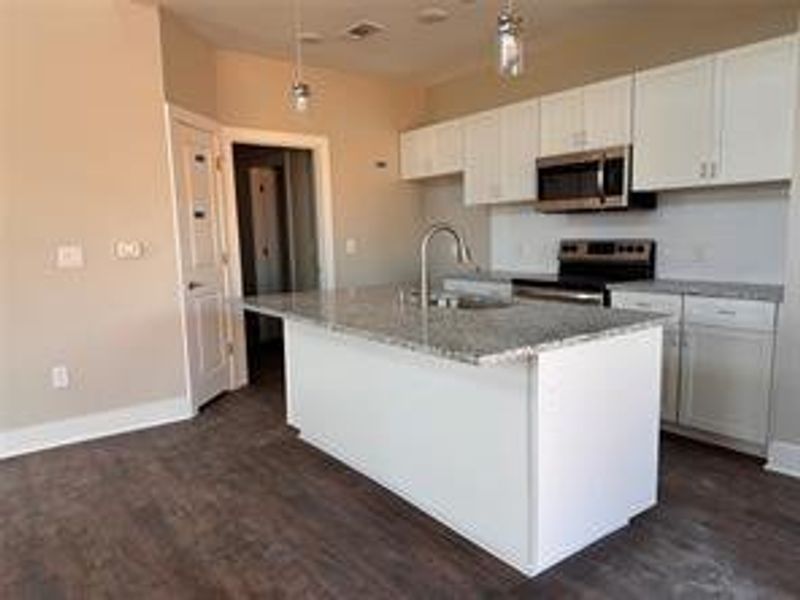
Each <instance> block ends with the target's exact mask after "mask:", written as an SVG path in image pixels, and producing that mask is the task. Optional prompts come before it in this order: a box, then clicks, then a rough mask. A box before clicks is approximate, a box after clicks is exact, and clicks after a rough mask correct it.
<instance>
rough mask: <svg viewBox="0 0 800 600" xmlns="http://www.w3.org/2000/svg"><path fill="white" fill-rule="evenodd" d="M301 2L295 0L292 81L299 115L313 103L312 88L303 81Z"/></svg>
mask: <svg viewBox="0 0 800 600" xmlns="http://www.w3.org/2000/svg"><path fill="white" fill-rule="evenodd" d="M298 4H299V0H293V3H292V8H293V11H292V12H293V21H294V36H293V37H294V76H293V80H292V90H291V99H292V108H293V109H294V110H295V111H296V112H299V113H304V112H306V111H307V110H308V108H309V104H310V102H311V87H310V86H309V85H308V84H307V83H305V82H304V81H303V38H302V29H301V24H300V7H299V5H298Z"/></svg>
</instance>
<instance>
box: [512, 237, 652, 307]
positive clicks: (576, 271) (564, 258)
mask: <svg viewBox="0 0 800 600" xmlns="http://www.w3.org/2000/svg"><path fill="white" fill-rule="evenodd" d="M655 259H656V243H655V241H653V240H645V239H614V240H589V239H573V240H562V241H561V243H560V246H559V252H558V263H559V268H558V274H557V275H552V276H549V275H547V276H535V277H525V278H519V279H513V280H512V285H513V290H514V295H515V296H516V297H517V298H520V299H524V298H532V299H537V300H554V301H560V302H573V303H581V304H598V305H605V306H608V305H609V303H610V293H609V290H608V284H610V283H614V282H619V281H633V280H636V279H652V278H653V277H654V276H655Z"/></svg>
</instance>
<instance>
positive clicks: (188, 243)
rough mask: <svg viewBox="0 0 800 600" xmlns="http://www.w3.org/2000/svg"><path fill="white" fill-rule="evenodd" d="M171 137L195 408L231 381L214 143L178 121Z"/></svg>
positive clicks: (210, 137) (213, 134)
mask: <svg viewBox="0 0 800 600" xmlns="http://www.w3.org/2000/svg"><path fill="white" fill-rule="evenodd" d="M171 133H172V153H173V165H174V169H175V190H176V196H177V197H176V202H177V223H178V237H179V243H180V276H181V286H182V300H183V309H184V324H185V336H186V346H187V360H188V362H189V365H188V367H189V396H190V398H191V400H192V402H193V403H194V406H195V407H196V408H199V407H200V406H201V405H203V404H204V403H205V402H208V401H209V400H211V399H212V398H213V397H215V396H216V395H218V394H219V393H221V392H223V391H225V390H226V389H228V383H229V381H230V353H229V351H228V348H229V345H228V322H227V321H228V319H227V307H226V301H225V296H226V294H225V263H224V253H223V239H222V231H223V229H222V226H221V215H222V211H221V202H220V193H219V185H218V179H217V169H216V160H217V156H218V141H217V136H216V132H214V131H213V130H203V129H199V128H195V127H192V126H189V125H187V124H184V123H183V122H180V121H173V122H172V126H171Z"/></svg>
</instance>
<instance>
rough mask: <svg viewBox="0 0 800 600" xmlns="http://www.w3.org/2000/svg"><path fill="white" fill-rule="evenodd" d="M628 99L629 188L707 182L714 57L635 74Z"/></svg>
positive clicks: (711, 131)
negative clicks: (630, 140)
mask: <svg viewBox="0 0 800 600" xmlns="http://www.w3.org/2000/svg"><path fill="white" fill-rule="evenodd" d="M634 96H635V109H634V121H633V122H634V135H633V140H634V141H633V151H634V159H633V185H634V188H635V189H640V190H659V189H670V188H681V187H696V186H698V185H704V184H708V183H710V181H709V179H708V172H709V162H710V157H711V155H712V149H713V143H714V118H713V117H714V110H713V109H714V58H713V57H709V58H701V59H698V60H692V61H688V62H683V63H679V64H675V65H670V66H667V67H662V68H659V69H654V70H652V71H645V72H642V73H638V74H637V75H636V78H635V93H634Z"/></svg>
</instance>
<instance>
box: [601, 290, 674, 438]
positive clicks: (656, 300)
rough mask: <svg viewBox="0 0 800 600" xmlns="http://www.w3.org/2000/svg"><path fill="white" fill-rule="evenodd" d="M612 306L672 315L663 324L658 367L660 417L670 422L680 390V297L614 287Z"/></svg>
mask: <svg viewBox="0 0 800 600" xmlns="http://www.w3.org/2000/svg"><path fill="white" fill-rule="evenodd" d="M611 304H612V306H613V307H614V308H625V309H628V310H640V311H646V312H654V313H663V314H666V315H670V316H672V318H673V320H672V322H671V323H670V324H669V325H667V326H666V327H664V351H663V355H662V357H663V367H662V371H661V420H663V421H669V422H670V423H674V422H676V421H677V419H678V394H679V392H680V362H681V318H682V315H683V298H682V297H681V296H677V295H668V294H650V293H643V292H627V291H614V292H613V293H612V294H611Z"/></svg>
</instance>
